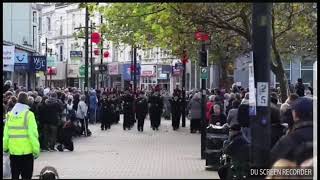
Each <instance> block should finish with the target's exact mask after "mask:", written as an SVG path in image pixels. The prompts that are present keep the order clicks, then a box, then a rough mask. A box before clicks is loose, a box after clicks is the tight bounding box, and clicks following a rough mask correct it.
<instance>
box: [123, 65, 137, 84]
mask: <svg viewBox="0 0 320 180" xmlns="http://www.w3.org/2000/svg"><path fill="white" fill-rule="evenodd" d="M130 67H131V64H123V66H122V77H123V80H125V81H131V80H133V79H131V68H130ZM140 69H141V67H140V64H137V71H136V77H137V80H139V79H140Z"/></svg>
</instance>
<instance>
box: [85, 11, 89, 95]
mask: <svg viewBox="0 0 320 180" xmlns="http://www.w3.org/2000/svg"><path fill="white" fill-rule="evenodd" d="M88 23H89V9H88V7H87V6H86V19H85V54H84V59H85V69H84V79H85V80H84V90H85V91H87V90H88V81H89V78H88V69H89V62H88V60H89V57H88V55H89V43H88V39H89V31H88V29H89V28H88Z"/></svg>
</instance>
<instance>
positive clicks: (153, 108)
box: [149, 95, 163, 114]
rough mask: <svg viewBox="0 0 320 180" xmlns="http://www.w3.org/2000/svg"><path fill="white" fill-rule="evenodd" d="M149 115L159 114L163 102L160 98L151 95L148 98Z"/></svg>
mask: <svg viewBox="0 0 320 180" xmlns="http://www.w3.org/2000/svg"><path fill="white" fill-rule="evenodd" d="M149 103H150V108H149V113H157V114H161V112H162V108H163V101H162V99H161V97H160V96H155V95H151V96H150V97H149Z"/></svg>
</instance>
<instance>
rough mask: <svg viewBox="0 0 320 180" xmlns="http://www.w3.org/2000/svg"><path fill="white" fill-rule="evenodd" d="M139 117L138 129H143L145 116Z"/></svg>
mask: <svg viewBox="0 0 320 180" xmlns="http://www.w3.org/2000/svg"><path fill="white" fill-rule="evenodd" d="M137 119H138V130H140V129H141V130H142V131H143V126H144V119H145V118H144V117H137Z"/></svg>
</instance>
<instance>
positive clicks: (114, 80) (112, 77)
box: [106, 63, 121, 89]
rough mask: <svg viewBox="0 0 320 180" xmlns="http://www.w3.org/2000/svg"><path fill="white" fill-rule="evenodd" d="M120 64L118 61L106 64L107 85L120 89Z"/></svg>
mask: <svg viewBox="0 0 320 180" xmlns="http://www.w3.org/2000/svg"><path fill="white" fill-rule="evenodd" d="M120 72H121V71H120V65H119V64H118V63H110V64H108V71H107V76H106V77H107V81H108V87H112V88H117V89H121V74H120Z"/></svg>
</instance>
